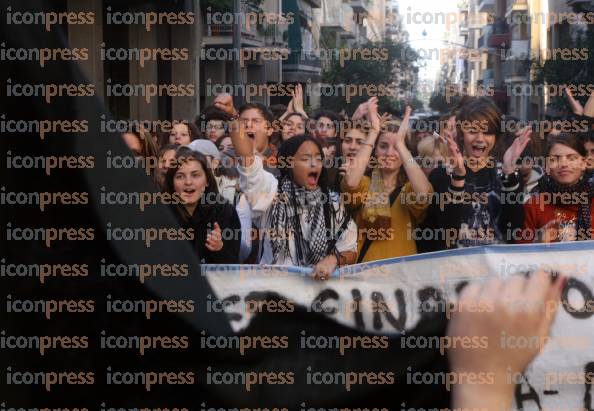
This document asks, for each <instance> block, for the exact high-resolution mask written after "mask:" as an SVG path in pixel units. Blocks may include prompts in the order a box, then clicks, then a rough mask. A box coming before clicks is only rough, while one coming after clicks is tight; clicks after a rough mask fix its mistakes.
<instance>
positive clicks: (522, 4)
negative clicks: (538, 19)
mask: <svg viewBox="0 0 594 411" xmlns="http://www.w3.org/2000/svg"><path fill="white" fill-rule="evenodd" d="M527 10H528V0H508V2H507V11H506V13H505V15H506V16H509V15H510V14H511V13H513V12H518V11H527Z"/></svg>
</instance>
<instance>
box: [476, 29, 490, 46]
mask: <svg viewBox="0 0 594 411" xmlns="http://www.w3.org/2000/svg"><path fill="white" fill-rule="evenodd" d="M492 33H493V26H492V25H487V26H484V27H483V32H482V33H481V36H480V37H479V39H478V48H479V49H486V48H488V47H489V38H490V37H491V34H492Z"/></svg>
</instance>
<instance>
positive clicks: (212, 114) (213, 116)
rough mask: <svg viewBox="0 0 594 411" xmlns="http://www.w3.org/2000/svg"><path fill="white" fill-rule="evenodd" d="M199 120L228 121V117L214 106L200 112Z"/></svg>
mask: <svg viewBox="0 0 594 411" xmlns="http://www.w3.org/2000/svg"><path fill="white" fill-rule="evenodd" d="M200 118H201V119H204V121H205V122H209V121H210V120H222V121H227V120H229V115H228V114H227V113H225V112H224V111H223V110H221V109H219V108H217V107H215V106H208V107H206V108H205V109H204V110H203V111H202V114H201V115H200Z"/></svg>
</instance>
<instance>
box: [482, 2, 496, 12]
mask: <svg viewBox="0 0 594 411" xmlns="http://www.w3.org/2000/svg"><path fill="white" fill-rule="evenodd" d="M478 11H479V12H480V13H495V0H481V1H480V2H479V4H478Z"/></svg>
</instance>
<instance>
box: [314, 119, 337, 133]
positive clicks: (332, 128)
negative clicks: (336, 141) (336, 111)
mask: <svg viewBox="0 0 594 411" xmlns="http://www.w3.org/2000/svg"><path fill="white" fill-rule="evenodd" d="M315 134H316V137H318V138H334V137H336V125H335V124H334V122H333V121H332V120H330V119H329V118H328V117H320V118H319V119H318V121H316V132H315Z"/></svg>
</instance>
